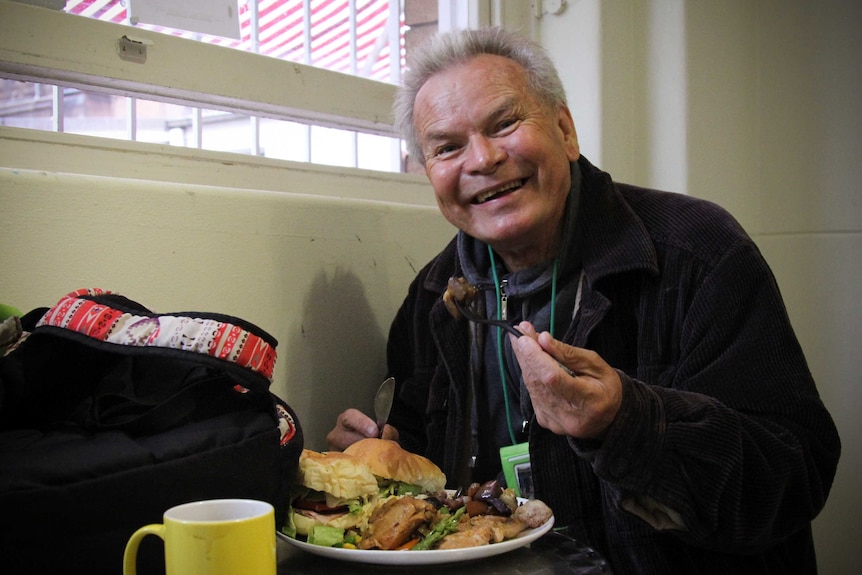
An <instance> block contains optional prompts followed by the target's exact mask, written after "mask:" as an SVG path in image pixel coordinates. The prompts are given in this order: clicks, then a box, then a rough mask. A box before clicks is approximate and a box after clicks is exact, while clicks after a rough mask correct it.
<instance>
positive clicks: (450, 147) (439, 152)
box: [434, 144, 458, 158]
mask: <svg viewBox="0 0 862 575" xmlns="http://www.w3.org/2000/svg"><path fill="white" fill-rule="evenodd" d="M457 150H458V146H456V145H455V144H446V145H445V146H438V147H437V148H435V149H434V156H435V157H438V158H439V157H441V156H447V155H449V154H451V153H453V152H455V151H457Z"/></svg>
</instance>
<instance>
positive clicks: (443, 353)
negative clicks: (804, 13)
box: [388, 158, 840, 575]
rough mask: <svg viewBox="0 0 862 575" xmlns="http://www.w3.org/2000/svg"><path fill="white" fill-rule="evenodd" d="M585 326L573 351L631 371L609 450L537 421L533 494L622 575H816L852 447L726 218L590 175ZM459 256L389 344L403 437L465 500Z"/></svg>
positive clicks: (778, 304)
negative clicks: (450, 300) (454, 312)
mask: <svg viewBox="0 0 862 575" xmlns="http://www.w3.org/2000/svg"><path fill="white" fill-rule="evenodd" d="M579 165H580V170H581V173H582V181H581V189H580V208H579V210H578V214H577V226H576V229H577V230H578V232H579V233H580V234H581V239H580V241H581V254H582V263H583V270H584V273H585V278H584V288H583V296H582V300H581V312H580V319H579V321H577V322H575V323H573V324H572V326H571V327H570V329H569V330H567V332H566V333H565V335H564V336H563V337H562V338H561V339H562V340H564V341H566V342H568V343H570V344H573V345H576V346H580V347H585V348H589V349H592V350H594V351H596V352H597V353H598V354H599V355H601V356H602V357H603V358H604V359H605V360H606V361H607V362H608V363H610V364H611V365H612V366H613V367H615V368H617V369H618V370H619V372H620V373H621V377H622V382H623V402H622V406H621V409H620V411H619V414H618V416H617V418H616V420H615V422H614V423H613V425H612V426H611V428H610V429H609V431H608V434H607V436H606V437H605V438H604V439H603V440H602V441H601V442H591V441H580V440H575V439H573V438H567V437H562V436H558V435H554V434H552V433H551V432H549V431H547V430H545V429H542V428H540V427H539V426H538V425H537V424H535V421H534V422H533V424H532V425H531V427H530V438H529V442H530V453H531V462H532V468H533V475H534V484H535V490H536V497H538V498H540V499H543V500H545V501H546V502H547V503H548V504H549V505H550V506H551V508H552V509H553V510H554V512H555V515H556V521H557V524H558V525H565V526H569V527H570V532H571V533H572V534H574V536H575V537H577V538H578V539H580V540H581V541H583V542H585V543H587V544H589V545H591V546H593V547H594V548H596V549H597V550H599V551H600V552H601V553H603V554H604V555H605V556H606V557H607V559H608V560H609V561H610V563H611V565H612V566H613V569H614V572H615V573H619V574H627V573H632V574H646V573H659V574H663V575H664V574H668V573H685V574H686V575H694V574H697V573H721V574H726V573H734V574H739V573H814V572H816V562H815V556H814V547H813V542H812V538H811V529H810V522H811V520H812V519H813V518H814V517H815V516H816V515H817V513H818V512H819V511H820V510H821V509H822V507H823V505H824V503H825V501H826V497H827V495H828V493H829V489H830V487H831V484H832V480H833V476H834V473H835V468H836V466H837V462H838V457H839V453H840V442H839V438H838V435H837V431H836V428H835V426H834V423H833V421H832V418H831V417H830V415H829V413H828V412H827V411H826V409H825V408H824V406H823V404H822V402H821V400H820V398H819V396H818V393H817V390H816V388H815V385H814V381H813V380H812V377H811V374H810V372H809V369H808V366H807V364H806V361H805V358H804V356H803V353H802V350H801V348H800V346H799V343H798V341H797V339H796V336H795V335H794V333H793V330H792V328H791V325H790V322H789V319H788V316H787V313H786V310H785V307H784V304H783V302H782V300H781V296H780V294H779V290H778V286H777V285H776V283H775V280H774V278H773V275H772V273H771V271H770V270H769V267H768V266H767V264H766V262H765V261H764V259H763V257H762V256H761V254H760V252H759V251H758V249H757V247H756V246H755V244H754V243H753V242H752V240H751V239H750V238H749V237H748V235H747V234H746V233H745V232H744V231H743V230H742V228H741V227H740V226H739V224H738V223H737V222H736V221H735V220H734V219H733V218H732V217H731V216H730V215H728V214H727V212H725V211H724V210H722V209H721V208H719V207H717V206H715V205H713V204H711V203H708V202H704V201H702V200H697V199H694V198H691V197H687V196H685V195H680V194H674V193H665V192H657V191H653V190H646V189H642V188H637V187H633V186H628V185H622V184H617V183H614V182H613V181H612V180H611V178H610V176H609V175H608V174H606V173H604V172H602V171H600V170H598V169H597V168H595V167H593V166H592V165H591V164H590V163H589V162H588V161H587V160H586V159H584V158H581V160H579ZM455 275H461V272H460V265H459V262H458V256H457V253H456V248H455V242H454V241H453V242H452V243H451V244H450V245H449V246H447V247H446V248H445V249H444V250H443V251H442V252H441V253H440V254H439V255H438V256H437V257H436V258H435V259H434V260H433V261H432V262H430V263H429V264H428V265H427V266H426V267H425V268H424V269H423V270H422V271H421V272H420V273H419V274H418V276H417V278H416V279H415V281H414V282H413V283H412V284H411V286H410V289H409V292H408V296H407V298H406V299H405V301H404V303H403V305H402V307H401V309H400V311H399V313H398V315H397V317H396V318H395V321H394V322H393V325H392V329H391V333H390V338H389V350H388V358H389V359H388V361H389V369H390V372H391V374H392V375H394V376H395V377H396V378H397V380H398V382H399V385H398V396H397V399H396V403H395V406H394V407H393V412H392V415H391V417H390V422H391V423H392V424H393V425H394V426H395V427H397V428H398V429H399V432H400V435H401V441H402V444H403V445H404V446H405V447H407V448H408V449H411V450H413V451H417V452H419V453H424V454H426V455H427V456H428V457H429V458H431V459H432V460H433V461H435V462H436V463H437V464H438V465H440V466H441V468H442V469H443V470H444V471H445V472H446V474H447V476H448V477H449V478H450V484H451V485H450V486H455V482H456V481H458V479H456V478H459V477H464V475H463V470H464V465H465V463H466V460H467V458H468V457H469V453H468V451H467V449H466V446H467V445H468V443H469V441H468V438H467V434H469V430H470V416H469V401H470V399H469V397H470V384H469V381H470V376H469V354H470V341H469V338H470V335H469V330H468V325H467V323H466V321H464V320H460V321H456V320H455V319H453V318H452V317H451V316H450V315H449V313H448V312H447V311H446V310H445V308H444V306H443V305H442V302H441V295H442V294H443V292H444V290H445V289H446V283H447V280H448V278H449V277H450V276H455Z"/></svg>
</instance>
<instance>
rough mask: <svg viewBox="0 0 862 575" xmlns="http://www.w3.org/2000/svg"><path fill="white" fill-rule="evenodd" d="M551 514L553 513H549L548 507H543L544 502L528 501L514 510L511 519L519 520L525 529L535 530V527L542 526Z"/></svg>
mask: <svg viewBox="0 0 862 575" xmlns="http://www.w3.org/2000/svg"><path fill="white" fill-rule="evenodd" d="M553 514H554V512H553V511H551V508H550V507H548V506H547V505H545V502H544V501H541V500H539V499H528V500H527V501H525V502H524V504H523V505H520V506H519V507H518V508H517V509H515V512H514V513H513V514H512V517H515V518H516V519H520V520H521V521H523V522H524V523H525V524H526V525H527V527H529V528H531V529H535V528H536V527H538V526H540V525H543V524H544V523H545V521H547V520H548V519H550V518H551V515H553Z"/></svg>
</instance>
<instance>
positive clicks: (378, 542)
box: [359, 497, 436, 549]
mask: <svg viewBox="0 0 862 575" xmlns="http://www.w3.org/2000/svg"><path fill="white" fill-rule="evenodd" d="M435 513H436V509H435V508H434V506H433V505H431V504H430V503H428V502H427V501H425V500H424V499H416V498H414V497H398V498H393V499H390V500H389V501H387V502H386V503H384V504H383V505H381V506H380V507H379V508H378V509H377V510H375V511H374V513H372V514H371V517H370V518H369V520H368V532H367V533H366V534H365V536H364V537H363V538H362V541H361V542H360V543H359V548H360V549H395V548H396V547H400V546H401V545H403V544H404V543H406V542H407V541H408V540H409V539H410V537H411V536H412V535H413V533H414V532H415V531H416V529H417V528H419V527H420V526H421V525H423V524H425V523H429V522H431V521H432V520H433V519H434V515H435Z"/></svg>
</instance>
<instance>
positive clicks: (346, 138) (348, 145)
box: [311, 126, 356, 167]
mask: <svg viewBox="0 0 862 575" xmlns="http://www.w3.org/2000/svg"><path fill="white" fill-rule="evenodd" d="M311 161H312V162H314V163H315V164H326V165H327V166H344V167H355V166H356V140H355V138H354V133H353V132H348V131H346V130H337V129H334V128H323V127H321V126H312V127H311Z"/></svg>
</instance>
